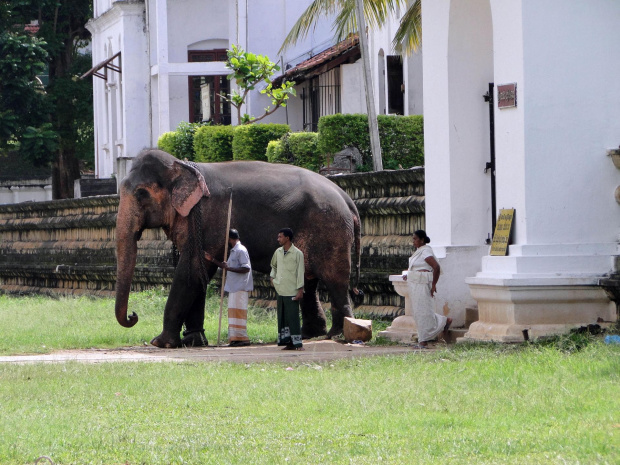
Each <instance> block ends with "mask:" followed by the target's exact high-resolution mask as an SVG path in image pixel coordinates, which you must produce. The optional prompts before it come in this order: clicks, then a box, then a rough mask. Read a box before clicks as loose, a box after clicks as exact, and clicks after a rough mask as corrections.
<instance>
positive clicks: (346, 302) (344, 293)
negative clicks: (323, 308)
mask: <svg viewBox="0 0 620 465" xmlns="http://www.w3.org/2000/svg"><path fill="white" fill-rule="evenodd" d="M326 286H327V291H328V292H329V300H330V302H331V304H332V309H331V312H332V327H331V328H330V330H329V331H328V333H327V339H331V338H332V337H335V336H338V335H339V334H342V331H343V330H344V318H345V317H347V316H348V317H353V310H352V309H351V300H350V299H349V283H348V282H347V283H332V284H327V285H326Z"/></svg>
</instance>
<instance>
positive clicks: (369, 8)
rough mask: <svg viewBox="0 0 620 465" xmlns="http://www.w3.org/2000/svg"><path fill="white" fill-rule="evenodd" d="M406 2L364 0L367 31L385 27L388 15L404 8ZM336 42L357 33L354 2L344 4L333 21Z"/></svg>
mask: <svg viewBox="0 0 620 465" xmlns="http://www.w3.org/2000/svg"><path fill="white" fill-rule="evenodd" d="M406 4H407V2H406V0H364V19H365V20H366V25H367V26H368V28H369V29H378V28H380V27H382V26H383V25H385V23H386V22H387V21H388V19H389V16H390V14H392V13H395V12H397V11H398V9H399V8H400V7H403V6H406ZM334 31H335V35H336V39H337V40H343V39H345V38H346V37H348V36H349V34H351V33H355V32H357V31H358V27H357V14H356V8H355V0H347V1H346V2H344V4H343V6H342V9H341V10H340V13H339V14H338V16H337V17H336V20H335V21H334Z"/></svg>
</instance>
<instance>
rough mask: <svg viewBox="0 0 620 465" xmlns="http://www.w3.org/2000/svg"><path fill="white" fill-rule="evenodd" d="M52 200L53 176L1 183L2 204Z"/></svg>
mask: <svg viewBox="0 0 620 465" xmlns="http://www.w3.org/2000/svg"><path fill="white" fill-rule="evenodd" d="M45 200H52V178H49V179H32V180H24V181H14V182H10V181H8V182H2V183H1V184H0V205H4V204H13V203H20V202H42V201H45Z"/></svg>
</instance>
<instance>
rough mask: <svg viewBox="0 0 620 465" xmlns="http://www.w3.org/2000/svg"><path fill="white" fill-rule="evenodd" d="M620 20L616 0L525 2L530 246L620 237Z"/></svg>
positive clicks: (526, 186)
mask: <svg viewBox="0 0 620 465" xmlns="http://www.w3.org/2000/svg"><path fill="white" fill-rule="evenodd" d="M560 11H561V13H562V14H561V15H559V14H557V13H558V12H560ZM618 24H620V2H617V1H609V0H591V1H588V2H579V1H574V0H573V1H569V2H567V1H565V0H564V1H562V0H547V1H545V2H539V1H535V0H523V26H524V33H523V35H524V46H523V47H524V53H523V56H524V68H525V72H524V83H523V87H524V92H523V98H522V102H523V107H524V111H525V155H526V158H525V170H526V176H527V179H526V185H525V190H526V208H527V215H528V218H527V242H528V243H529V244H548V243H555V242H557V243H575V244H580V243H597V242H601V243H605V242H615V241H616V239H617V236H618V232H619V231H620V208H619V206H618V204H617V203H616V202H615V200H614V196H613V192H614V189H615V188H616V186H617V185H618V184H619V182H620V176H619V175H618V170H616V169H615V168H613V166H612V164H611V162H610V161H609V158H608V157H607V156H606V151H607V150H608V149H610V148H616V147H618V145H619V144H620V86H618V76H620V47H619V45H620V40H619V38H618V34H617V33H616V32H617V28H618Z"/></svg>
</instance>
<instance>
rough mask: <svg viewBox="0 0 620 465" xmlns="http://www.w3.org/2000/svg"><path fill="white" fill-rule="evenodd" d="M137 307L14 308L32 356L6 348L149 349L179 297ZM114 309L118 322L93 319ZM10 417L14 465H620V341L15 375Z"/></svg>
mask: <svg viewBox="0 0 620 465" xmlns="http://www.w3.org/2000/svg"><path fill="white" fill-rule="evenodd" d="M134 298H135V301H134V302H132V305H133V307H134V308H136V307H137V311H138V313H139V314H140V317H141V320H140V322H139V323H138V325H136V326H135V327H134V328H132V329H130V330H126V329H124V328H120V327H119V328H116V326H118V325H117V323H116V322H115V320H114V317H113V304H112V303H111V302H109V301H94V300H88V299H63V300H51V299H42V298H41V299H39V298H35V299H34V300H32V299H30V298H22V299H14V298H8V297H0V324H1V325H2V326H1V327H2V331H3V337H2V339H4V336H5V334H8V335H9V338H12V341H13V343H14V344H18V345H19V344H27V345H29V348H28V349H23V348H21V347H17V346H14V347H13V348H12V349H9V348H7V344H8V343H7V342H6V341H4V340H3V341H2V344H3V346H2V350H3V352H4V353H8V352H11V351H13V352H15V353H25V352H29V351H32V350H33V349H32V347H38V346H41V345H46V347H45V348H43V349H41V350H46V349H49V345H50V344H51V346H53V347H56V344H59V342H58V341H63V340H64V341H66V340H67V337H68V336H67V337H65V338H63V337H60V336H59V337H58V338H57V339H54V338H52V337H51V336H50V337H48V335H49V334H56V333H58V334H61V333H68V332H69V333H71V334H73V333H75V334H80V325H81V324H92V325H99V326H97V327H98V328H99V331H100V332H101V333H104V334H107V336H102V339H101V341H98V342H96V343H95V342H93V341H92V340H90V339H86V341H85V345H83V346H82V347H91V346H93V345H97V346H98V344H99V343H101V344H110V346H119V345H123V344H130V345H135V344H140V343H142V341H144V340H148V339H149V338H150V337H152V336H153V330H155V334H157V333H158V332H159V330H160V325H161V308H159V309H158V310H154V309H153V308H152V307H159V305H160V304H161V301H162V300H165V298H164V297H162V296H161V295H159V294H157V293H146V294H144V293H143V294H138V295H137V296H135V297H134ZM211 300H212V301H213V302H211V301H210V304H211V303H214V304H215V306H216V308H217V309H218V310H219V302H218V301H217V298H215V299H211ZM103 304H105V306H106V307H107V306H109V309H110V313H109V314H106V315H105V316H103V317H99V318H95V317H93V318H92V319H87V320H86V323H82V320H81V318H86V317H87V316H89V313H92V312H95V311H99V310H96V309H98V308H99V306H100V305H103ZM135 304H137V305H135ZM74 305H77V306H78V307H80V309H81V310H79V311H80V312H84V315H81V314H79V315H81V316H80V317H78V318H77V321H76V312H77V311H78V310H76V309H75V308H73V306H74ZM90 305H92V306H93V308H90V309H89V306H90ZM38 306H40V308H39V312H40V315H35V312H34V308H38ZM82 307H83V309H82ZM22 309H23V311H24V312H27V313H28V315H27V318H28V320H32V321H31V322H30V323H28V325H27V326H28V327H26V325H25V324H24V325H22V323H20V326H19V327H20V332H21V333H22V334H21V335H20V336H15V335H12V333H13V332H14V331H13V330H12V329H11V326H8V330H7V331H5V329H7V325H9V323H10V324H11V325H13V323H12V322H13V321H16V320H17V321H21V320H22V315H20V314H21V312H22ZM63 312H66V313H68V314H69V316H68V317H67V318H66V319H61V318H60V317H59V316H58V314H59V313H63ZM106 312H107V311H106ZM149 312H151V313H149ZM7 313H8V314H9V315H7ZM208 313H213V312H208ZM54 315H55V316H54ZM35 316H36V317H35ZM208 318H211V317H209V316H208ZM269 318H272V317H271V316H269V315H262V316H260V315H258V313H257V315H256V319H257V321H256V322H255V325H254V326H256V325H258V324H259V321H258V320H260V324H265V326H266V328H267V329H266V330H265V334H270V333H271V332H275V331H274V330H275V326H274V325H275V323H273V322H272V323H270V322H269ZM104 320H105V321H107V320H111V323H110V328H107V326H106V325H107V323H104V322H103V321H104ZM151 320H153V322H152V323H151ZM208 326H209V325H208ZM223 326H225V325H223ZM141 327H143V328H144V329H142V328H141ZM250 327H251V326H250ZM67 328H72V329H71V330H70V331H69V330H67ZM215 328H217V323H215ZM119 331H120V334H123V336H122V337H123V338H124V337H127V338H134V337H135V338H136V339H127V340H126V341H125V340H121V339H119V337H118V336H116V335H115V334H116V333H117V332H119ZM142 331H144V333H142ZM209 331H210V330H208V332H209ZM82 333H84V332H82ZM87 333H88V334H90V332H87ZM133 333H135V334H136V336H125V335H126V334H133ZM256 334H258V333H256ZM208 335H209V334H208ZM213 336H214V335H211V336H209V337H210V338H211V339H212V338H213ZM30 337H37V338H38V340H37V341H35V342H33V343H31V342H30V341H29V338H30ZM252 337H253V338H257V337H259V336H257V335H255V336H252ZM265 337H266V336H265ZM273 337H275V335H273V336H272V339H273ZM141 338H142V339H141ZM69 339H71V340H74V342H72V344H75V346H76V347H80V345H79V337H78V336H77V335H76V336H71V337H70V338H69ZM63 344H64V342H63ZM37 345H38V346H37ZM37 350H38V349H37ZM287 368H292V369H287ZM0 412H1V420H2V421H0V463H1V464H3V465H4V464H26V463H34V460H35V459H36V458H37V457H39V456H41V455H47V456H50V457H51V458H52V459H53V460H54V463H55V464H126V463H128V464H132V465H133V464H143V463H144V464H182V463H188V464H244V463H245V464H291V463H295V464H333V463H336V464H349V463H355V464H376V463H389V464H412V463H413V464H415V463H420V464H422V463H423V464H462V463H476V464H487V463H489V464H490V463H492V464H538V463H545V464H547V463H550V464H618V463H620V346H613V345H605V344H604V343H602V341H601V339H600V338H592V337H590V338H581V339H579V338H572V339H570V338H565V339H562V340H560V341H555V342H553V343H548V344H529V345H522V346H497V345H484V346H463V347H460V346H459V347H454V348H452V349H449V350H444V351H438V352H433V353H423V354H420V353H414V352H412V353H410V354H408V355H404V356H386V357H371V358H365V359H357V360H342V361H338V362H332V363H326V364H299V365H294V366H292V367H287V366H285V365H281V364H261V363H259V364H251V365H240V364H220V363H195V362H163V363H136V362H130V363H103V364H95V365H91V364H79V363H75V362H72V363H63V364H35V365H13V364H2V365H0Z"/></svg>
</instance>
